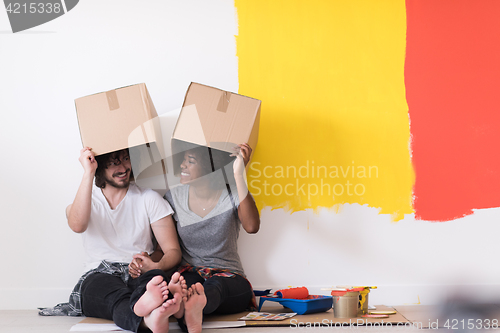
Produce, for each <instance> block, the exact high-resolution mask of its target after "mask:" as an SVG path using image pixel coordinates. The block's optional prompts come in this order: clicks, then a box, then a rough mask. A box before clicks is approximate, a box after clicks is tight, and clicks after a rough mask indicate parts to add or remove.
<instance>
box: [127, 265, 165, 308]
mask: <svg viewBox="0 0 500 333" xmlns="http://www.w3.org/2000/svg"><path fill="white" fill-rule="evenodd" d="M167 298H168V288H167V282H165V281H163V277H162V276H161V275H157V276H155V277H154V278H152V279H151V281H149V282H148V284H147V285H146V292H145V293H144V294H143V295H142V296H141V298H139V300H138V301H137V303H135V305H134V313H135V314H136V315H138V316H139V317H144V316H146V315H148V314H150V313H151V311H153V310H154V309H156V308H157V307H159V306H160V305H161V304H162V303H163V302H164V301H165V300H166V299H167Z"/></svg>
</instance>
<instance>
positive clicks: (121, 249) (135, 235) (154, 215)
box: [82, 183, 174, 271]
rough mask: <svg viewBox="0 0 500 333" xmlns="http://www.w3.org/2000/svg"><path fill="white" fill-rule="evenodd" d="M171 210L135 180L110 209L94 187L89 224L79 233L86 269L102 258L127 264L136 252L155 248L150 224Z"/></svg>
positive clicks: (162, 200) (148, 251)
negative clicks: (120, 199)
mask: <svg viewBox="0 0 500 333" xmlns="http://www.w3.org/2000/svg"><path fill="white" fill-rule="evenodd" d="M173 213H174V211H173V210H172V208H171V207H170V205H169V204H168V202H167V201H165V200H164V199H163V198H162V197H161V196H160V195H159V194H158V193H156V192H155V191H153V190H151V189H145V188H141V187H139V186H137V185H135V184H134V183H131V184H130V186H129V188H128V191H127V194H126V195H125V197H124V198H123V200H122V201H121V202H120V204H119V205H118V206H117V207H116V208H115V209H111V208H110V206H109V204H108V201H107V200H106V198H105V197H104V195H103V193H102V190H101V189H100V188H98V187H96V186H94V187H93V189H92V208H91V213H90V220H89V225H88V227H87V230H85V232H83V233H82V236H83V248H84V250H85V254H86V260H85V271H88V270H91V269H94V268H97V267H98V266H99V264H100V263H101V261H103V260H107V261H110V262H124V263H129V262H131V261H132V259H133V258H132V256H133V255H134V254H136V253H140V252H143V251H145V252H147V253H149V254H151V253H152V252H153V251H154V248H153V240H152V239H153V233H152V230H151V226H150V224H152V223H154V222H156V221H158V220H160V219H162V218H164V217H165V216H168V215H171V214H173Z"/></svg>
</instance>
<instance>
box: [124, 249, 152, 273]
mask: <svg viewBox="0 0 500 333" xmlns="http://www.w3.org/2000/svg"><path fill="white" fill-rule="evenodd" d="M133 258H134V259H133V260H132V262H131V263H130V264H129V265H128V272H129V274H130V276H131V277H132V278H134V279H135V278H137V277H139V276H140V275H141V274H143V273H146V272H148V271H150V270H152V269H157V268H158V263H156V262H154V261H153V260H151V258H150V257H149V255H148V254H147V252H141V253H138V254H135V255H134V257H133Z"/></svg>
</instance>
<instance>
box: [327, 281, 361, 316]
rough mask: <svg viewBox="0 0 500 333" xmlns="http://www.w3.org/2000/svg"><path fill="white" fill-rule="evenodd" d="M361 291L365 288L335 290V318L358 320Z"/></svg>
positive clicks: (333, 293)
mask: <svg viewBox="0 0 500 333" xmlns="http://www.w3.org/2000/svg"><path fill="white" fill-rule="evenodd" d="M361 290H363V288H354V289H346V290H333V291H332V296H333V316H334V317H335V318H356V317H357V316H358V303H359V292H360V291H361Z"/></svg>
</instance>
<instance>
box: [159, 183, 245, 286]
mask: <svg viewBox="0 0 500 333" xmlns="http://www.w3.org/2000/svg"><path fill="white" fill-rule="evenodd" d="M165 199H166V200H167V201H168V202H169V203H170V205H171V206H172V208H173V209H174V211H175V213H174V215H173V216H174V220H175V221H176V224H177V232H178V234H179V242H180V245H181V249H182V264H188V265H192V266H205V267H212V268H224V269H228V270H230V271H232V272H235V273H238V274H240V275H243V276H245V275H244V272H243V267H242V265H241V261H240V257H239V255H238V245H237V240H238V236H239V232H240V225H241V222H240V220H239V219H238V214H237V207H238V205H239V201H238V194H237V193H236V191H231V196H229V194H228V191H227V190H223V191H222V193H221V195H220V198H219V201H218V202H217V204H216V205H215V207H214V208H213V209H212V211H211V212H210V213H208V214H207V215H206V216H205V217H203V218H202V217H200V216H198V215H196V214H195V213H193V212H192V211H191V210H190V209H189V204H188V199H189V185H181V186H177V187H175V188H172V189H171V190H170V191H169V192H167V193H166V194H165Z"/></svg>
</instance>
